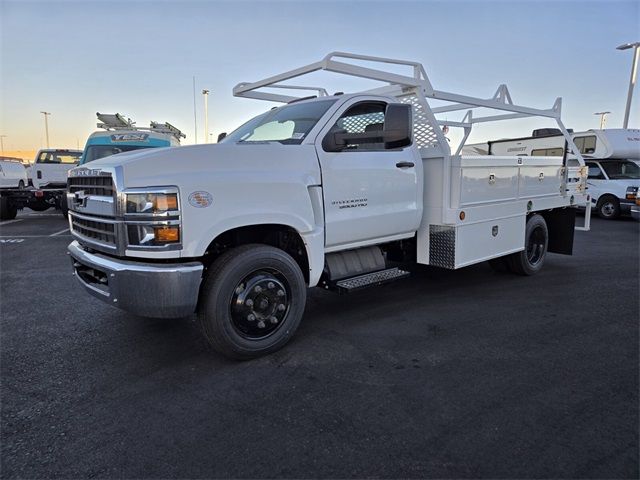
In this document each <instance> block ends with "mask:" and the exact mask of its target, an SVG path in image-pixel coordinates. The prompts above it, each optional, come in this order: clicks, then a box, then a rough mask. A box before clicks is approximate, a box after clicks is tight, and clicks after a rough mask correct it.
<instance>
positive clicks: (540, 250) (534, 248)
mask: <svg viewBox="0 0 640 480" xmlns="http://www.w3.org/2000/svg"><path fill="white" fill-rule="evenodd" d="M548 246H549V229H548V228H547V222H545V220H544V218H543V217H542V215H538V214H534V215H531V216H530V217H529V219H528V220H527V226H526V230H525V246H524V250H523V251H521V252H517V253H514V254H511V255H510V256H509V266H510V267H511V270H512V271H513V272H515V273H518V274H520V275H535V274H536V273H538V272H539V271H540V270H541V269H542V265H543V264H544V261H545V259H546V257H547V247H548Z"/></svg>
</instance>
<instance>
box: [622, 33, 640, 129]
mask: <svg viewBox="0 0 640 480" xmlns="http://www.w3.org/2000/svg"><path fill="white" fill-rule="evenodd" d="M638 47H640V42H635V43H625V44H623V45H620V46H619V47H616V49H617V50H628V49H630V48H633V62H632V64H631V78H630V79H629V93H627V108H626V109H625V111H624V122H623V124H622V128H628V127H629V113H630V112H631V97H633V88H634V87H635V86H636V72H637V70H638V55H639V54H640V50H639V49H638Z"/></svg>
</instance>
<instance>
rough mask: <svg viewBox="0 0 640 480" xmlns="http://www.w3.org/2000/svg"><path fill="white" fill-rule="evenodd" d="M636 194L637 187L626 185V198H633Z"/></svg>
mask: <svg viewBox="0 0 640 480" xmlns="http://www.w3.org/2000/svg"><path fill="white" fill-rule="evenodd" d="M637 194H638V187H627V195H626V198H627V200H635V199H636V195H637Z"/></svg>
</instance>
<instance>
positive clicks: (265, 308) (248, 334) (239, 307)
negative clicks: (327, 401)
mask: <svg viewBox="0 0 640 480" xmlns="http://www.w3.org/2000/svg"><path fill="white" fill-rule="evenodd" d="M305 302H306V284H305V281H304V277H303V275H302V271H301V270H300V267H299V266H298V264H297V263H296V262H295V260H293V258H291V256H289V255H288V254H287V253H286V252H284V251H282V250H280V249H277V248H275V247H271V246H268V245H258V244H253V245H244V246H241V247H237V248H234V249H233V250H230V251H228V252H226V253H224V254H223V255H221V256H220V257H219V258H218V259H217V260H216V261H215V262H214V263H213V264H212V265H211V267H210V268H209V271H208V273H207V276H206V279H205V281H204V285H203V287H202V292H201V301H200V305H199V309H198V316H199V319H200V324H201V326H202V330H203V333H204V335H205V337H206V339H207V340H208V342H209V343H210V344H211V346H212V347H213V348H214V349H215V350H217V351H218V352H220V353H222V354H223V355H225V356H227V357H230V358H234V359H249V358H254V357H258V356H261V355H265V354H267V353H271V352H273V351H276V350H278V349H279V348H282V347H283V346H284V345H285V344H286V343H287V342H288V341H289V339H290V338H291V336H292V335H293V333H294V332H295V331H296V329H297V328H298V325H299V324H300V320H301V319H302V313H303V311H304V305H305Z"/></svg>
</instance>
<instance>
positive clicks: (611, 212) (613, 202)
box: [596, 195, 620, 220]
mask: <svg viewBox="0 0 640 480" xmlns="http://www.w3.org/2000/svg"><path fill="white" fill-rule="evenodd" d="M596 210H597V212H598V216H599V217H600V218H604V219H605V220H613V219H614V218H618V217H619V216H620V201H619V200H618V199H617V198H616V197H614V196H613V195H603V196H602V197H600V198H599V199H598V203H597V205H596Z"/></svg>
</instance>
